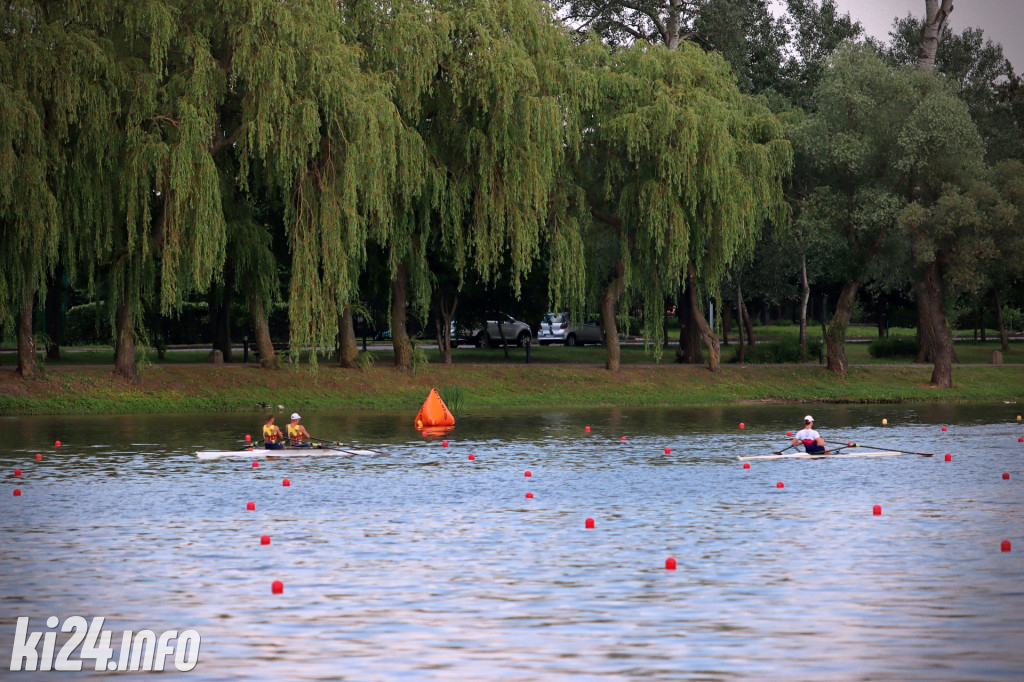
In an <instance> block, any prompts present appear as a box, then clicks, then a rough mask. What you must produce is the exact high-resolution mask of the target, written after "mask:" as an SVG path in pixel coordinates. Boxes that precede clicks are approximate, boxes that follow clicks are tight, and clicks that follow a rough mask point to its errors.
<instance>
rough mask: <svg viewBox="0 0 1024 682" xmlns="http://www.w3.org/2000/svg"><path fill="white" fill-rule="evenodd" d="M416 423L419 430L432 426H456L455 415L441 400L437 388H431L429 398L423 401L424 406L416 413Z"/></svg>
mask: <svg viewBox="0 0 1024 682" xmlns="http://www.w3.org/2000/svg"><path fill="white" fill-rule="evenodd" d="M414 424H415V426H416V430H417V431H422V430H423V429H425V428H428V427H431V426H455V417H453V416H452V413H451V411H450V410H449V409H448V406H447V405H445V404H444V401H443V400H441V396H440V395H439V394H438V392H437V389H436V388H432V389H430V393H429V394H427V399H426V400H424V401H423V407H421V408H420V411H419V412H418V413H417V414H416V421H415V422H414Z"/></svg>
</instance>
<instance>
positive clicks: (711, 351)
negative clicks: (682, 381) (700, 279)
mask: <svg viewBox="0 0 1024 682" xmlns="http://www.w3.org/2000/svg"><path fill="white" fill-rule="evenodd" d="M696 279H697V276H696V273H695V272H694V270H693V261H690V262H689V263H687V265H686V288H687V289H688V290H689V291H690V297H689V298H690V324H691V326H693V327H694V328H695V329H696V330H697V333H698V334H699V335H700V338H701V340H703V341H704V346H705V347H706V348H707V349H708V369H709V370H711V371H712V372H717V371H718V370H720V369H721V368H722V348H721V346H719V345H718V337H717V336H715V330H714V329H712V328H711V325H710V324H708V321H707V319H705V317H704V313H703V311H702V310H701V309H700V298H698V296H697V282H696Z"/></svg>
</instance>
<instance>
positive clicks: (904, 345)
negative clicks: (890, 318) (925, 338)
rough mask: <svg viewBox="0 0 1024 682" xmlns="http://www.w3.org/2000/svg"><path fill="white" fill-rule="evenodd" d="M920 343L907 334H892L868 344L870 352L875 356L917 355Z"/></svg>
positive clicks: (909, 356) (911, 356)
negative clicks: (906, 335)
mask: <svg viewBox="0 0 1024 682" xmlns="http://www.w3.org/2000/svg"><path fill="white" fill-rule="evenodd" d="M919 349H920V345H919V344H918V343H917V339H915V338H908V337H905V336H890V337H888V338H884V339H875V340H874V341H872V342H871V343H869V344H868V354H869V355H870V356H871V357H873V358H896V357H908V358H913V357H917V351H918V350H919Z"/></svg>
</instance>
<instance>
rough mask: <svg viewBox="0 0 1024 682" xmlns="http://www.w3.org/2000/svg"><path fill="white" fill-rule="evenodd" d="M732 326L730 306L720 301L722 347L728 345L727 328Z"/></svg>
mask: <svg viewBox="0 0 1024 682" xmlns="http://www.w3.org/2000/svg"><path fill="white" fill-rule="evenodd" d="M731 326H732V306H731V305H729V304H728V303H727V302H726V301H725V300H724V299H723V300H722V345H723V346H728V345H729V327H731Z"/></svg>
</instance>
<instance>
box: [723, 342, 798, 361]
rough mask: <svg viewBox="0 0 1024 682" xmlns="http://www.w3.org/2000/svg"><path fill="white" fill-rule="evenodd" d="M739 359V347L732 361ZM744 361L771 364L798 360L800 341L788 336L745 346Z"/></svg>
mask: <svg viewBox="0 0 1024 682" xmlns="http://www.w3.org/2000/svg"><path fill="white" fill-rule="evenodd" d="M738 360H739V348H738V347H737V350H736V355H735V356H733V359H732V362H737V361H738ZM744 362H748V363H750V364H772V363H779V362H800V341H799V339H795V338H789V339H780V340H778V341H772V342H770V343H764V342H762V343H758V344H755V345H753V346H747V348H746V351H745V357H744Z"/></svg>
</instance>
